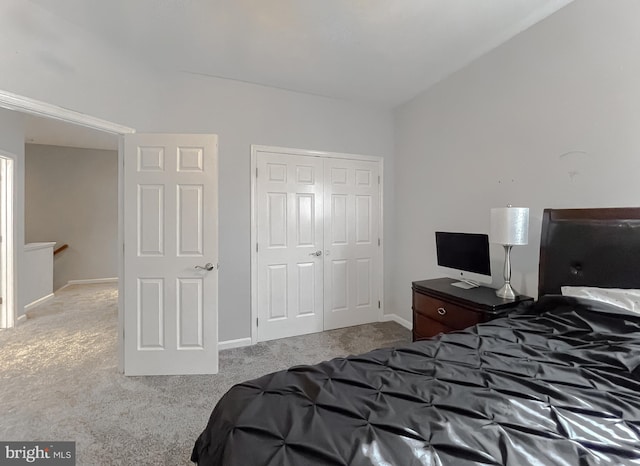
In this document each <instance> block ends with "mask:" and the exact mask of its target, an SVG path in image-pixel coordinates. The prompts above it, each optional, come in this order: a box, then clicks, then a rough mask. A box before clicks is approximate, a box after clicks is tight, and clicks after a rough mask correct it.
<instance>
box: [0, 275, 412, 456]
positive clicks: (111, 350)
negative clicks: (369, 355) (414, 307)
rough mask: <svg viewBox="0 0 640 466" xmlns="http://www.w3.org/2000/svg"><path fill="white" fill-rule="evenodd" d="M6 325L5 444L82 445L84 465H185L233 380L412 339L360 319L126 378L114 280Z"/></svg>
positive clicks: (0, 349)
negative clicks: (209, 371) (204, 371)
mask: <svg viewBox="0 0 640 466" xmlns="http://www.w3.org/2000/svg"><path fill="white" fill-rule="evenodd" d="M29 317H30V318H29V319H28V320H27V321H26V322H25V323H24V324H22V325H19V326H18V327H17V328H15V329H11V330H0V355H1V356H0V410H1V411H0V412H1V415H0V440H4V441H7V440H16V441H31V440H33V441H36V440H37V441H45V440H70V441H75V442H76V450H77V453H76V454H77V464H78V465H94V464H95V465H108V464H122V465H151V464H153V465H162V464H166V465H172V466H174V465H183V464H184V465H188V464H192V463H190V461H189V456H190V454H191V448H192V447H193V442H194V441H195V439H196V437H197V436H198V435H199V433H200V432H201V431H202V429H204V427H205V425H206V423H207V420H208V418H209V415H210V414H211V410H212V409H213V407H214V405H215V403H216V402H217V400H218V399H219V398H220V397H221V396H222V395H223V394H224V393H225V392H226V391H227V390H228V389H229V388H230V387H231V386H232V385H234V384H236V383H239V382H242V381H244V380H247V379H252V378H256V377H259V376H261V375H264V374H266V373H269V372H273V371H276V370H281V369H285V368H287V367H289V366H292V365H296V364H312V363H316V362H319V361H322V360H326V359H331V358H333V357H337V356H345V355H348V354H358V353H362V352H365V351H369V350H371V349H374V348H377V347H384V346H393V345H395V344H398V343H404V342H407V341H409V340H410V332H409V331H408V330H406V329H404V328H402V327H401V326H399V325H397V324H395V323H393V322H386V323H378V324H370V325H361V326H358V327H351V328H348V329H341V330H334V331H330V332H323V333H318V334H314V335H307V336H302V337H294V338H286V339H282V340H276V341H272V342H267V343H260V344H258V345H256V346H251V347H245V348H237V349H232V350H226V351H222V352H220V373H219V374H217V375H208V376H162V377H124V376H123V375H121V374H119V373H118V371H117V360H116V358H117V340H116V327H117V289H116V286H115V285H110V284H109V285H74V286H70V287H67V288H65V289H63V290H61V291H60V292H58V293H56V297H55V298H54V299H53V300H51V301H49V302H48V303H45V304H43V305H42V306H40V308H39V309H37V310H35V311H32V312H31V313H30V314H29Z"/></svg>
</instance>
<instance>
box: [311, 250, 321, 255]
mask: <svg viewBox="0 0 640 466" xmlns="http://www.w3.org/2000/svg"><path fill="white" fill-rule="evenodd" d="M309 255H310V256H316V257H320V256H321V255H322V251H320V250H317V251H316V252H310V253H309Z"/></svg>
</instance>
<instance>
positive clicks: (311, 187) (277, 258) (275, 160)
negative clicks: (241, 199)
mask: <svg viewBox="0 0 640 466" xmlns="http://www.w3.org/2000/svg"><path fill="white" fill-rule="evenodd" d="M255 209H256V224H257V225H256V227H257V232H256V234H257V243H258V244H257V254H256V257H257V260H256V265H255V266H256V267H257V274H256V275H257V311H258V340H259V341H264V340H272V339H276V338H283V337H288V336H294V335H302V334H306V333H313V332H319V331H322V330H328V329H334V328H339V327H346V326H351V325H358V324H363V323H368V322H374V321H377V320H378V316H379V314H378V310H379V286H378V284H377V283H378V279H377V277H378V276H379V274H378V273H377V272H378V271H379V269H378V267H379V263H380V260H379V256H380V250H381V249H380V242H379V228H380V227H379V222H380V185H379V169H378V163H377V162H369V161H362V160H352V159H342V158H333V157H317V156H304V155H293V154H287V153H276V152H272V153H270V152H259V153H258V157H257V183H256V205H255Z"/></svg>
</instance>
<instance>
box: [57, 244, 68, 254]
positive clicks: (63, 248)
mask: <svg viewBox="0 0 640 466" xmlns="http://www.w3.org/2000/svg"><path fill="white" fill-rule="evenodd" d="M68 247H69V245H68V244H63V245H62V246H60V247H59V248H57V249H56V250H54V251H53V255H54V256H55V255H56V254H59V253H61V252H62V251H64V250H65V249H67V248H68Z"/></svg>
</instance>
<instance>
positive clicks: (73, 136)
mask: <svg viewBox="0 0 640 466" xmlns="http://www.w3.org/2000/svg"><path fill="white" fill-rule="evenodd" d="M24 139H25V142H26V143H27V144H47V145H50V146H66V147H83V148H90V149H105V150H118V136H116V135H114V134H111V133H105V132H103V131H97V130H94V129H89V128H85V127H84V126H79V125H73V124H71V123H65V122H62V121H59V120H53V119H51V118H41V117H36V116H32V115H27V116H26V123H25V137H24Z"/></svg>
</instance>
